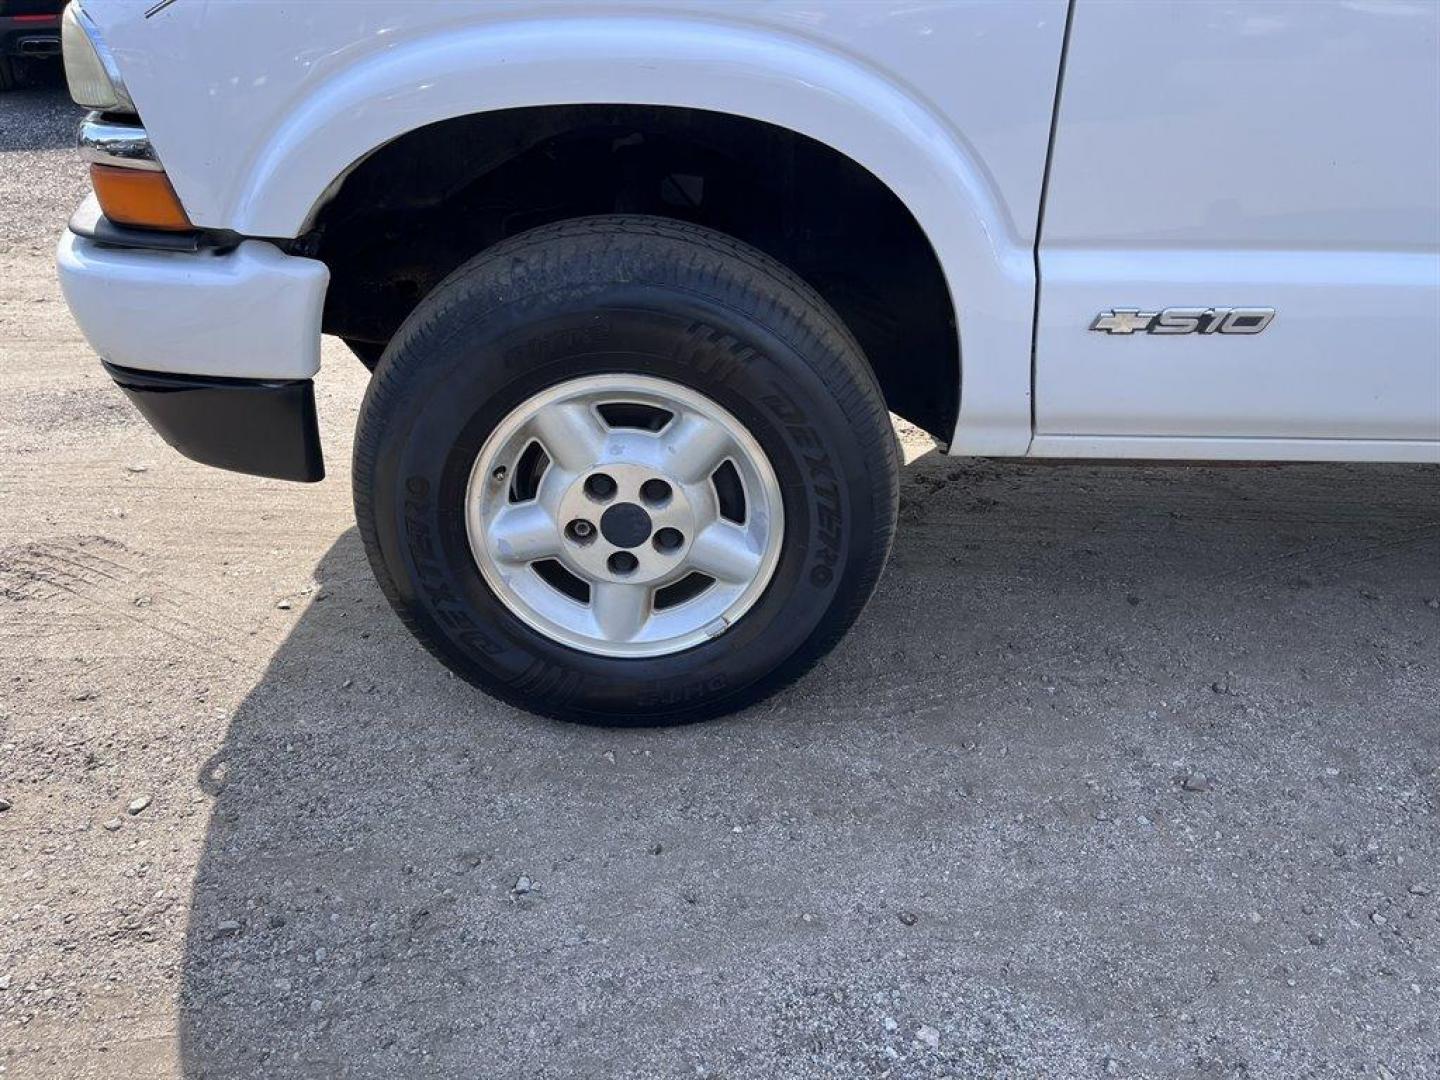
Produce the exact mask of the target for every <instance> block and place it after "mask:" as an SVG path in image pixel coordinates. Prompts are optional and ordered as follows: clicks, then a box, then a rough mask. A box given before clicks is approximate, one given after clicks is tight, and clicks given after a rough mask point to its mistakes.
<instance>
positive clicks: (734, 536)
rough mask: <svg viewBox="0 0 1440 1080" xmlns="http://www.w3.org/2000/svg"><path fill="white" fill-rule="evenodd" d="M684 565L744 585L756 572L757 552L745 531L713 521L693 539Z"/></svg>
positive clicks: (722, 579) (758, 560)
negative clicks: (686, 564)
mask: <svg viewBox="0 0 1440 1080" xmlns="http://www.w3.org/2000/svg"><path fill="white" fill-rule="evenodd" d="M686 562H687V563H688V564H689V565H690V567H691V568H692V569H695V570H699V571H700V572H701V573H702V574H709V575H710V576H711V577H713V578H718V579H719V580H721V581H729V582H733V583H735V584H745V583H746V582H749V581H750V580H751V579H752V578H754V577H755V574H756V573H757V572H758V571H759V569H760V553H759V552H758V551H756V550H755V549H754V548H753V547H752V546H751V544H750V538H749V536H747V535H746V533H745V530H743V529H740V528H737V527H736V526H734V525H730V524H727V523H726V522H723V521H717V522H714V523H713V524H711V525H708V526H706V528H705V529H704V530H703V531H702V532H701V533H700V535H699V536H697V537H695V542H694V543H693V544H692V545H691V547H690V555H689V557H688V558H687V560H686Z"/></svg>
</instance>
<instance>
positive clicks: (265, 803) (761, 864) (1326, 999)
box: [181, 455, 1440, 1078]
mask: <svg viewBox="0 0 1440 1080" xmlns="http://www.w3.org/2000/svg"><path fill="white" fill-rule="evenodd" d="M1436 495H1437V473H1436V471H1435V470H1433V469H1424V468H1408V467H1406V468H1401V467H1395V468H1388V467H1387V468H1358V467H1357V468H1350V467H1338V466H1314V467H1311V466H1305V467H1294V468H1286V469H1219V468H1205V469H1164V468H1101V467H1084V466H1074V467H1067V468H1053V469H1051V468H1035V467H1029V468H1027V467H1024V466H1019V465H1008V464H997V463H986V462H978V463H956V462H951V461H947V460H945V459H943V458H939V457H938V456H934V455H931V456H927V457H926V458H925V459H922V460H921V461H919V462H917V463H915V464H913V465H911V466H909V467H908V468H907V470H906V476H905V488H904V498H903V501H902V523H901V531H900V535H899V539H898V541H897V544H896V549H895V555H894V558H893V561H892V563H891V566H890V569H889V570H888V572H887V575H886V577H885V580H884V582H883V583H882V586H881V588H880V590H879V592H878V594H877V596H876V598H875V601H874V602H873V603H872V605H871V607H870V608H869V610H868V611H867V612H866V614H865V615H864V616H863V617H862V620H861V622H860V624H859V625H857V627H856V628H855V630H854V632H853V633H852V634H851V635H850V637H849V638H848V639H847V640H846V641H845V642H844V643H843V644H842V646H841V647H840V648H839V649H838V650H837V652H836V653H835V655H834V656H832V657H831V658H830V659H829V660H828V661H826V662H825V663H824V664H823V665H822V666H821V668H820V669H818V670H817V671H816V672H815V673H813V674H812V675H811V676H810V677H809V678H807V679H806V680H805V681H804V682H802V683H801V684H800V685H798V686H796V687H795V688H793V689H791V690H790V691H788V692H786V693H785V694H783V695H781V696H780V697H779V698H777V699H776V700H774V701H772V702H770V703H767V704H764V705H761V706H758V707H756V708H753V709H751V710H749V711H747V712H746V713H744V714H742V715H740V716H737V717H734V718H729V719H726V720H723V721H717V722H712V723H709V724H705V725H700V726H695V727H689V728H682V729H672V730H664V731H614V730H597V729H586V728H580V727H572V726H566V725H562V724H557V723H552V722H549V721H545V720H540V719H536V718H533V717H529V716H526V715H525V714H523V713H520V712H518V711H515V710H512V709H508V708H505V707H503V706H499V705H496V704H494V703H493V702H491V701H489V700H488V699H486V698H484V697H483V696H481V695H480V694H478V693H477V692H475V691H473V690H471V689H470V688H468V687H467V686H466V685H465V684H463V683H462V682H460V681H458V680H456V679H454V678H453V677H451V676H449V675H448V674H447V673H446V672H445V671H444V670H443V669H442V668H441V667H440V666H439V665H438V664H436V663H435V662H434V661H433V660H431V659H430V658H429V657H428V655H427V654H426V653H424V652H423V651H422V650H421V649H420V648H419V647H418V646H417V645H415V644H414V643H413V642H412V641H411V640H410V639H409V638H408V637H407V636H406V634H405V632H404V630H403V629H402V628H401V626H400V624H399V622H398V621H397V620H396V619H395V618H394V617H393V615H391V614H390V612H389V611H388V609H386V608H385V607H384V605H383V601H382V599H381V598H380V596H379V593H378V590H377V588H376V587H375V586H374V584H373V583H372V581H371V579H370V575H369V570H368V567H367V566H366V564H365V558H364V554H363V552H362V550H361V546H360V543H359V540H358V538H357V536H356V534H355V532H354V531H353V530H351V531H349V532H347V533H345V534H344V535H343V536H342V537H341V538H340V539H339V540H338V541H337V542H336V544H335V545H334V547H333V548H332V550H331V551H330V552H329V553H328V554H327V555H326V556H325V558H324V559H323V561H322V562H321V564H320V565H319V567H318V568H317V570H316V578H317V581H319V582H320V586H321V591H320V592H319V593H318V594H317V595H316V596H315V597H314V598H313V602H312V603H311V605H310V607H309V608H308V610H307V611H306V612H305V613H304V615H303V617H301V618H300V619H299V621H298V623H297V625H296V627H295V630H294V632H293V633H292V634H291V636H290V637H289V639H288V640H287V641H286V642H285V644H284V646H283V647H282V648H281V649H280V650H279V652H278V653H277V654H276V656H275V657H274V659H273V662H272V663H271V665H270V667H269V669H268V670H267V671H266V673H265V675H264V677H263V679H262V680H261V681H260V683H259V685H257V686H256V687H255V689H254V691H253V692H252V693H251V694H250V695H249V697H248V699H247V700H246V701H245V703H244V704H243V706H242V707H241V708H240V709H239V710H238V712H237V713H236V715H235V716H234V719H233V724H232V727H231V729H230V731H229V734H228V737H227V739H226V741H225V744H224V747H223V748H222V749H221V750H220V751H219V752H218V753H217V754H216V755H215V757H214V758H213V760H212V761H211V762H210V763H209V764H208V765H207V767H206V768H205V770H204V773H203V775H202V776H200V777H199V783H200V784H201V785H202V786H203V787H204V789H205V790H206V791H207V792H208V793H209V794H210V795H211V796H212V797H213V800H214V806H213V818H212V822H211V824H210V828H209V833H208V836H207V840H206V847H205V851H204V855H203V858H202V860H201V862H200V866H199V870H198V875H197V880H196V881H195V883H194V894H193V905H192V912H191V919H190V924H189V933H188V938H187V944H186V954H185V960H184V970H183V976H182V983H183V986H182V992H181V1004H182V1016H183V1029H182V1054H183V1062H184V1067H185V1071H186V1074H187V1075H189V1076H193V1077H232V1076H236V1077H238V1076H256V1077H259V1076H265V1077H277V1076H326V1077H332V1076H357V1077H362V1076H363V1077H373V1076H433V1075H441V1076H448V1075H454V1076H482V1075H483V1076H486V1077H504V1076H522V1075H523V1076H526V1077H550V1076H554V1077H585V1076H594V1077H602V1076H603V1077H608V1076H627V1077H634V1076H651V1075H653V1076H679V1075H686V1076H696V1075H701V1076H713V1077H720V1076H724V1077H731V1078H734V1077H767V1078H768V1077H777V1076H787V1077H789V1076H817V1077H819V1076H826V1077H830V1076H869V1075H887V1074H888V1075H895V1076H907V1077H908V1076H929V1075H936V1076H938V1075H950V1076H957V1077H958V1076H997V1075H1006V1076H1008V1075H1016V1076H1020V1075H1023V1076H1027V1077H1036V1076H1063V1077H1073V1076H1089V1075H1107V1070H1109V1071H1117V1072H1120V1073H1121V1074H1122V1075H1147V1074H1148V1075H1164V1076H1169V1077H1183V1076H1212V1075H1232V1074H1234V1073H1235V1070H1237V1069H1239V1070H1240V1072H1241V1073H1244V1072H1245V1071H1246V1070H1249V1075H1281V1074H1283V1075H1299V1074H1308V1075H1315V1076H1330V1075H1334V1076H1356V1075H1362V1074H1366V1075H1369V1074H1370V1070H1371V1068H1372V1066H1373V1065H1374V1064H1375V1063H1376V1062H1381V1063H1383V1064H1385V1065H1386V1066H1387V1067H1388V1068H1390V1069H1391V1070H1392V1071H1393V1072H1394V1073H1395V1074H1396V1075H1406V1074H1407V1073H1409V1074H1413V1075H1419V1074H1420V1073H1422V1072H1423V1071H1424V1070H1425V1069H1426V1068H1428V1067H1430V1066H1432V1065H1434V1063H1435V1061H1434V1058H1435V1054H1436V1049H1435V1048H1436V1046H1437V1045H1440V1036H1437V1031H1436V1020H1435V1014H1434V1011H1433V1005H1432V1004H1431V1003H1433V1001H1434V995H1435V994H1436V993H1437V992H1440V987H1437V985H1436V979H1437V975H1436V972H1437V971H1440V949H1437V939H1440V931H1437V913H1436V906H1435V905H1436V901H1435V898H1434V897H1433V896H1422V895H1418V894H1414V893H1411V892H1409V891H1408V888H1409V886H1410V885H1411V884H1413V883H1414V882H1415V881H1416V880H1417V878H1418V877H1421V876H1425V875H1427V874H1430V875H1432V877H1433V874H1434V872H1435V869H1436V867H1437V865H1440V858H1437V841H1436V830H1435V828H1434V820H1435V819H1434V816H1433V815H1434V812H1435V804H1436V800H1437V783H1436V774H1435V767H1436V763H1437V759H1440V748H1437V734H1436V730H1435V729H1436V724H1435V716H1434V702H1435V701H1436V700H1437V692H1440V673H1437V665H1436V656H1437V645H1440V611H1437V610H1436V609H1435V607H1433V606H1430V605H1428V604H1427V600H1430V599H1433V598H1435V597H1436V596H1440V532H1437V520H1440V513H1437V505H1440V504H1437V499H1436ZM1432 886H1433V887H1436V888H1440V880H1433V879H1432ZM1376 915H1378V916H1379V918H1380V919H1381V920H1383V921H1382V922H1376V921H1375V916H1376ZM1412 986H1413V987H1414V988H1415V989H1413V990H1412ZM1111 1062H1113V1063H1114V1064H1111ZM887 1070H888V1072H887Z"/></svg>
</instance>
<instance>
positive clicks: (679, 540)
mask: <svg viewBox="0 0 1440 1080" xmlns="http://www.w3.org/2000/svg"><path fill="white" fill-rule="evenodd" d="M683 543H685V536H684V534H683V533H681V531H680V530H679V529H672V528H669V527H668V526H667V527H666V528H663V529H659V530H657V531H656V533H655V540H654V544H655V550H656V551H660V552H667V553H668V552H671V551H677V550H679V548H680V545H681V544H683Z"/></svg>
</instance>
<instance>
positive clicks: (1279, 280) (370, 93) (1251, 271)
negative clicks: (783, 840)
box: [59, 0, 1440, 723]
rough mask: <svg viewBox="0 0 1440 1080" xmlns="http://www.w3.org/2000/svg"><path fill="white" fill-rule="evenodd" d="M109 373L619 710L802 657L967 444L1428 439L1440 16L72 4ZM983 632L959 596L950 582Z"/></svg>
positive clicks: (681, 700) (1205, 445) (473, 670)
mask: <svg viewBox="0 0 1440 1080" xmlns="http://www.w3.org/2000/svg"><path fill="white" fill-rule="evenodd" d="M63 39H64V53H65V63H66V70H67V75H68V79H69V83H70V87H71V93H72V95H73V96H74V98H75V100H76V101H78V102H79V103H80V104H82V105H85V106H88V107H90V108H91V109H93V110H94V111H93V112H92V113H91V114H90V115H89V117H88V118H87V119H86V120H85V122H84V124H83V126H82V128H81V131H80V151H81V154H82V155H83V157H84V158H85V159H86V160H87V161H88V162H89V163H90V165H91V169H92V175H93V180H94V187H95V193H96V194H95V197H94V198H92V199H91V200H88V201H87V203H86V204H85V205H84V206H82V207H81V208H80V210H79V211H77V213H76V215H75V217H74V218H73V219H72V221H71V223H70V227H69V229H68V231H67V232H66V233H65V235H64V236H63V237H62V239H61V241H60V247H59V272H60V280H61V283H62V285H63V287H64V291H65V296H66V299H67V300H68V302H69V305H70V308H71V310H72V311H73V312H74V315H75V318H76V319H77V321H78V322H79V324H80V326H81V328H82V329H83V331H84V333H85V335H86V337H87V338H88V339H89V341H90V343H91V344H92V345H93V347H94V348H95V350H96V351H97V352H98V353H99V354H100V356H101V358H102V360H103V361H104V364H105V367H106V370H107V371H108V372H109V373H110V374H111V375H112V376H113V377H114V379H115V381H116V382H117V383H118V384H119V385H120V387H121V388H122V389H123V390H124V391H125V392H126V393H127V394H128V395H129V396H130V398H131V399H132V400H133V401H134V402H135V404H136V405H137V406H138V407H139V409H140V410H141V411H142V412H143V413H144V414H145V415H146V417H147V418H148V419H149V420H150V421H151V423H152V424H153V425H154V426H155V428H156V429H157V430H158V431H159V432H160V434H161V435H162V436H164V438H165V439H166V440H167V441H169V442H170V443H171V444H172V445H173V446H174V447H175V448H176V449H178V450H179V451H180V452H181V453H183V454H186V455H188V456H190V457H192V458H194V459H195V460H197V461H201V462H207V463H209V464H213V465H217V466H220V467H222V468H228V469H235V470H239V471H242V472H249V473H255V474H259V475H262V476H270V477H281V478H288V479H294V480H318V479H320V478H321V476H322V473H323V466H322V458H321V448H320V442H319V436H318V432H317V428H316V420H315V406H314V398H313V391H312V383H311V379H312V378H313V376H314V375H315V374H316V371H317V369H318V367H319V362H320V336H321V334H322V333H328V334H334V335H337V336H339V337H341V338H343V339H344V340H345V341H346V342H347V343H348V344H349V345H350V347H351V349H352V350H353V351H354V352H355V353H356V355H357V356H358V357H359V358H360V360H361V361H363V362H364V363H365V364H366V365H367V366H368V367H370V368H371V369H372V370H373V373H374V374H373V376H372V379H371V383H370V386H369V390H368V393H367V395H366V399H365V402H364V406H363V408H362V410H361V414H360V417H359V421H358V425H359V427H358V432H357V437H356V442H355V455H354V496H355V507H356V512H357V515H358V518H359V524H360V531H361V534H362V536H363V538H364V542H365V546H366V549H367V550H368V552H369V556H370V560H371V563H372V565H373V566H374V569H375V572H376V574H377V576H378V578H379V580H380V584H381V586H382V587H383V589H384V591H385V594H386V595H387V596H388V597H389V599H390V601H391V602H392V603H393V604H394V606H395V608H396V610H397V611H398V612H399V613H400V615H401V617H402V618H403V619H404V621H405V623H406V624H407V625H408V626H409V627H410V628H411V630H413V631H414V633H415V634H416V635H417V636H418V637H419V638H420V640H421V641H422V642H424V644H425V645H426V646H427V647H428V648H429V649H430V650H431V651H432V652H433V653H434V654H435V655H436V656H437V657H439V658H440V659H441V660H442V661H443V662H444V663H446V664H448V665H449V666H450V667H451V668H453V669H454V670H455V671H457V672H458V673H460V674H461V675H463V676H464V677H465V678H467V679H470V680H471V681H473V682H474V683H476V684H478V685H479V686H481V687H483V688H485V689H487V690H488V691H490V692H491V693H494V694H496V695H498V696H500V697H502V698H504V699H506V700H508V701H511V702H515V703H517V704H520V705H522V706H524V707H526V708H529V709H532V710H536V711H539V712H544V713H547V714H550V715H555V716H562V717H566V718H570V719H579V720H590V721H596V722H608V723H627V722H629V723H653V722H667V721H679V720H689V719H697V718H700V717H703V716H709V715H714V714H716V713H720V712H725V711H728V710H730V709H734V708H737V707H739V706H741V705H743V704H745V703H747V702H751V701H754V700H756V699H758V698H760V697H761V696H763V695H765V694H767V693H770V692H772V691H774V690H775V689H776V688H777V687H780V686H782V685H784V684H786V683H788V682H789V681H791V680H793V679H795V678H796V677H798V676H799V675H800V674H802V673H803V672H805V671H806V670H807V669H808V668H809V667H810V666H811V665H813V664H814V663H815V662H816V660H817V659H818V658H820V657H821V656H822V655H823V654H824V653H825V652H826V651H827V650H828V649H830V648H831V647H832V646H833V645H834V644H835V642H836V641H837V639H838V638H839V637H840V636H841V635H842V634H843V633H844V631H845V629H846V628H847V627H848V626H849V625H850V623H851V622H852V621H853V620H854V619H855V617H856V615H857V614H858V612H859V611H860V609H861V607H862V606H863V605H864V603H865V601H866V599H867V597H868V595H869V594H870V592H871V590H872V588H873V587H874V585H875V582H876V579H877V577H878V576H879V574H880V571H881V567H882V565H883V563H884V561H885V558H886V555H887V552H888V550H889V548H890V541H891V537H892V534H893V531H894V529H895V522H896V488H897V454H896V443H895V438H894V435H893V431H892V428H891V424H890V421H889V418H888V416H887V412H893V413H897V414H899V415H900V416H902V417H905V418H907V419H908V420H910V421H911V422H913V423H914V424H916V425H918V426H919V427H921V428H923V429H925V430H926V431H929V432H930V433H931V434H933V435H934V437H935V438H936V440H937V441H938V442H939V443H940V444H942V445H943V446H944V447H945V448H946V449H947V450H948V452H949V453H951V454H958V455H986V456H1006V457H1031V458H1089V459H1094V458H1133V459H1229V460H1296V461H1298V460H1307V461H1320V460H1327V461H1412V462H1434V461H1437V460H1440V5H1437V4H1435V3H1429V2H1400V0H1396V2H1393V3H1387V2H1383V0H1376V2H1369V3H1347V2H1342V0H1333V2H1332V0H1314V2H1310V3H1292V2H1287V0H1186V2H1178V0H1177V2H1163V0H1072V2H1069V3H1067V2H1066V0H974V2H965V3H914V2H909V0H907V2H899V0H859V2H827V0H714V2H685V0H668V2H663V0H656V2H651V0H605V2H586V3H580V2H575V3H570V2H557V3H552V4H535V3H526V2H501V0H494V2H472V3H454V2H447V0H405V2H403V3H396V2H395V0H305V2H303V3H302V2H298V0H296V2H288V3H286V2H279V0H227V2H225V3H215V2H210V0H84V3H83V7H82V6H81V4H80V3H78V2H77V3H72V4H71V5H70V6H69V8H68V10H67V13H66V16H65V23H64V27H63ZM957 617H958V613H957Z"/></svg>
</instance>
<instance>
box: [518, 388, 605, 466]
mask: <svg viewBox="0 0 1440 1080" xmlns="http://www.w3.org/2000/svg"><path fill="white" fill-rule="evenodd" d="M530 424H531V431H532V432H533V433H534V435H535V437H536V438H537V439H539V440H540V445H541V446H543V447H544V448H545V453H547V454H548V455H550V460H551V461H553V462H555V463H557V464H558V465H559V466H560V467H561V468H562V469H564V470H565V471H566V472H572V473H574V472H579V471H580V470H582V469H585V468H587V467H588V466H590V465H593V464H594V463H595V462H597V461H599V460H600V455H601V453H602V451H603V450H604V448H605V434H606V429H605V426H604V425H603V424H601V422H600V420H599V418H598V417H597V416H596V415H595V414H594V413H593V412H591V411H590V409H589V407H588V406H586V405H582V404H580V403H578V402H573V401H566V402H559V403H557V404H553V405H547V406H546V407H545V408H543V409H541V410H540V411H539V412H538V413H536V414H535V416H534V418H533V419H532V420H531V421H530Z"/></svg>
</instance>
